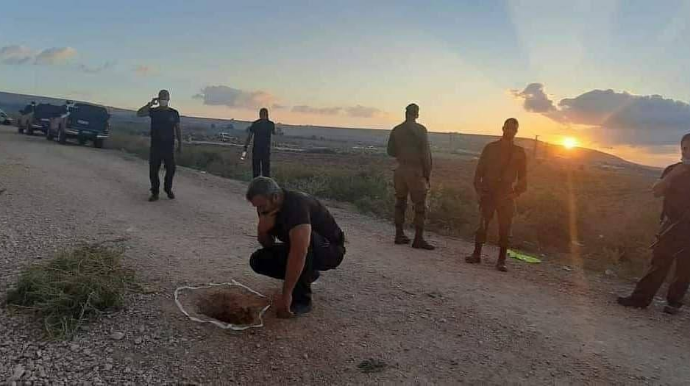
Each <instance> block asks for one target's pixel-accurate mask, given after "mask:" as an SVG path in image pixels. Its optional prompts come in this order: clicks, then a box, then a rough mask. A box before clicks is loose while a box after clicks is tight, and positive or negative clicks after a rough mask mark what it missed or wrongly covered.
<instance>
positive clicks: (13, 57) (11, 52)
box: [0, 45, 36, 64]
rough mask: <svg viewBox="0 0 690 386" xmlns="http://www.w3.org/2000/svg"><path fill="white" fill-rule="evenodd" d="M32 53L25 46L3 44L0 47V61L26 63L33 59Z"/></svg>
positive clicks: (4, 62) (33, 54)
mask: <svg viewBox="0 0 690 386" xmlns="http://www.w3.org/2000/svg"><path fill="white" fill-rule="evenodd" d="M35 55H36V53H34V52H33V51H32V50H31V49H30V48H28V47H25V46H18V45H12V46H5V47H2V48H0V62H1V63H3V64H27V63H29V62H31V61H32V60H33V59H34V56H35Z"/></svg>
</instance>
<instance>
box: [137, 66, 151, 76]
mask: <svg viewBox="0 0 690 386" xmlns="http://www.w3.org/2000/svg"><path fill="white" fill-rule="evenodd" d="M134 72H135V73H136V74H137V75H139V76H147V75H153V74H155V73H156V70H155V69H153V68H152V67H150V66H145V65H143V64H140V65H138V66H135V67H134Z"/></svg>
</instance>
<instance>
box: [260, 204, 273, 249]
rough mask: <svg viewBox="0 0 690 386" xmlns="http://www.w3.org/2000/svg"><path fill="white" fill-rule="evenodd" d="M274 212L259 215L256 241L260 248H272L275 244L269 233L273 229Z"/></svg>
mask: <svg viewBox="0 0 690 386" xmlns="http://www.w3.org/2000/svg"><path fill="white" fill-rule="evenodd" d="M275 216H276V212H273V213H269V214H265V215H261V214H260V215H259V226H258V229H257V239H258V241H259V244H261V246H262V247H264V248H268V247H271V246H273V245H274V244H275V243H276V239H275V237H273V235H271V234H270V233H269V232H270V231H271V229H273V227H274V226H275V223H276V217H275Z"/></svg>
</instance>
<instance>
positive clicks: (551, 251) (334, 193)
mask: <svg viewBox="0 0 690 386" xmlns="http://www.w3.org/2000/svg"><path fill="white" fill-rule="evenodd" d="M284 141H285V139H284V138H280V139H279V144H281V143H282V142H284ZM292 141H293V142H294V143H296V144H298V145H299V144H300V142H299V141H297V140H294V139H293V140H292ZM109 146H111V147H112V148H116V149H123V150H126V151H129V152H132V153H135V154H137V155H139V156H141V157H144V158H145V157H147V154H148V138H146V137H145V136H141V135H131V134H122V133H118V132H116V133H114V135H113V138H112V139H111V140H110V145H109ZM295 146H297V145H295ZM308 146H309V144H308V143H302V144H301V147H302V148H303V149H304V150H305V151H302V152H285V151H274V154H273V168H274V169H273V170H274V173H273V174H274V177H275V178H277V179H278V180H279V181H280V182H281V183H283V184H285V185H287V186H290V187H293V188H297V189H301V190H305V191H308V192H310V193H313V194H315V195H317V196H320V197H324V198H329V199H334V200H339V201H344V202H350V203H353V204H354V205H355V206H356V207H357V208H359V209H360V210H362V211H363V212H365V213H370V214H373V215H375V216H377V217H381V218H385V219H391V218H392V211H393V191H392V186H391V178H392V170H393V168H394V167H395V162H394V160H392V159H390V158H389V157H387V156H385V155H384V154H382V152H381V151H376V150H374V151H373V152H352V151H347V152H341V151H333V152H331V153H327V154H324V153H323V151H321V150H319V151H318V152H316V153H312V152H311V151H310V150H309V147H308ZM578 151H580V149H574V150H571V151H570V153H569V154H566V155H567V156H569V158H565V156H562V157H554V158H552V159H546V160H543V159H540V160H534V159H531V160H530V163H529V190H528V192H527V193H526V194H525V195H524V196H523V197H521V198H520V200H519V201H518V216H517V217H516V223H515V227H514V232H513V233H514V244H515V247H516V248H519V249H522V250H525V251H529V252H533V253H537V254H541V255H542V256H546V257H547V258H555V259H562V260H563V261H564V264H568V263H569V261H570V260H573V259H575V260H577V261H581V262H583V264H586V265H587V266H588V267H591V268H594V269H599V270H605V269H611V270H613V271H619V273H620V274H622V275H624V276H630V275H638V274H640V273H641V272H642V270H643V269H644V267H645V265H646V261H647V259H648V248H647V247H648V246H649V245H650V244H651V242H652V241H653V238H654V235H655V232H656V228H657V224H658V220H659V211H660V202H659V201H658V200H656V199H654V198H653V197H652V196H651V194H650V192H649V187H650V186H651V184H652V183H653V182H654V180H655V179H656V178H658V176H657V173H658V171H656V170H650V169H647V168H641V167H629V168H602V167H600V166H597V165H592V164H589V165H584V164H582V163H580V162H578V156H579V155H578V154H577V152H578ZM240 152H241V147H240V146H213V145H188V146H186V148H185V151H184V154H182V155H181V156H180V157H179V159H178V162H179V163H180V164H181V165H184V166H188V167H192V168H196V169H199V170H205V171H207V172H209V173H212V174H215V175H219V176H223V177H229V178H236V179H240V180H245V181H247V180H249V179H250V178H251V174H250V173H251V171H250V168H251V161H250V160H247V161H245V162H242V161H240V160H239V156H240ZM475 166H476V157H473V156H467V155H453V154H442V155H440V156H437V157H435V160H434V172H433V176H432V191H431V193H430V199H429V215H428V218H429V220H428V221H429V226H430V228H431V229H433V230H436V231H438V232H441V233H443V234H446V235H450V236H457V237H461V238H463V239H466V240H471V239H472V235H473V232H474V229H475V227H476V224H477V221H478V213H477V208H476V203H475V197H474V192H473V188H472V177H473V173H474V169H475ZM409 217H410V216H408V218H409ZM494 226H495V224H494ZM493 234H494V237H495V232H493Z"/></svg>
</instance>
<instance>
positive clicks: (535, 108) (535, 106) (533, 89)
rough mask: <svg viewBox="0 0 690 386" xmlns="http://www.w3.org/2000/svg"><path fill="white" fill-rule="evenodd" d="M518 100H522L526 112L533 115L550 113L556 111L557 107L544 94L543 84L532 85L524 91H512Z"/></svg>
mask: <svg viewBox="0 0 690 386" xmlns="http://www.w3.org/2000/svg"><path fill="white" fill-rule="evenodd" d="M510 92H511V93H512V94H513V95H514V96H515V97H516V98H519V99H522V100H523V101H524V102H523V107H524V108H525V110H527V111H529V112H533V113H548V112H552V111H555V110H556V106H554V105H553V102H552V101H551V100H550V99H549V97H548V95H546V93H545V92H544V85H543V84H541V83H530V84H528V85H527V87H525V89H524V90H522V91H518V90H511V91H510Z"/></svg>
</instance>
